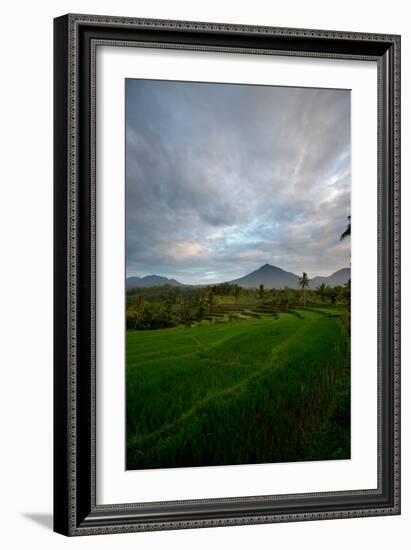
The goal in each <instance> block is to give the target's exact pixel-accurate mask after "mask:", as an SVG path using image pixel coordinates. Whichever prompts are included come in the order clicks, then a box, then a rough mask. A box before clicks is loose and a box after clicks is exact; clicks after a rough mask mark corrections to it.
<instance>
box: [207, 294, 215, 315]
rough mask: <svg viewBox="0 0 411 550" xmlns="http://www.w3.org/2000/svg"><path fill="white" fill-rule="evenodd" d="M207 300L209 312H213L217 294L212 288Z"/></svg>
mask: <svg viewBox="0 0 411 550" xmlns="http://www.w3.org/2000/svg"><path fill="white" fill-rule="evenodd" d="M205 302H206V304H207V305H208V313H211V312H212V310H213V306H214V305H215V296H214V292H213V291H212V290H210V291H209V292H208V293H207V295H206V299H205Z"/></svg>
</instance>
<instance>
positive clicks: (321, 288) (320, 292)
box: [317, 283, 326, 303]
mask: <svg viewBox="0 0 411 550" xmlns="http://www.w3.org/2000/svg"><path fill="white" fill-rule="evenodd" d="M317 292H318V296H319V297H320V298H321V301H322V302H323V303H324V300H325V295H326V286H325V283H321V284H320V285H319V286H317Z"/></svg>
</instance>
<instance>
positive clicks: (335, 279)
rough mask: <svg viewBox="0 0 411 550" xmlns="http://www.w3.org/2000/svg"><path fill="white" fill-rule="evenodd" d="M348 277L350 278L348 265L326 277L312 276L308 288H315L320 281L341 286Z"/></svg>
mask: <svg viewBox="0 0 411 550" xmlns="http://www.w3.org/2000/svg"><path fill="white" fill-rule="evenodd" d="M348 279H351V269H350V268H349V267H344V268H343V269H339V270H338V271H336V272H335V273H333V274H332V275H329V276H328V277H314V278H313V279H311V281H310V286H309V288H313V289H315V288H317V286H318V285H321V284H322V283H324V284H326V285H329V286H339V285H341V286H343V285H345V283H346V282H347V281H348Z"/></svg>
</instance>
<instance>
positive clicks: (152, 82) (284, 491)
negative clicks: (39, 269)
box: [54, 15, 400, 536]
mask: <svg viewBox="0 0 411 550" xmlns="http://www.w3.org/2000/svg"><path fill="white" fill-rule="evenodd" d="M54 33H55V34H54V56H55V57H54V58H55V65H54V86H55V88H54V109H55V118H54V120H55V132H54V136H55V138H54V139H55V141H54V144H55V145H54V170H55V171H54V181H55V195H54V196H55V336H54V338H55V340H54V343H55V363H54V365H55V366H54V391H55V394H54V395H55V399H54V421H55V430H54V529H55V531H57V532H59V533H62V534H64V535H69V536H73V535H89V534H104V533H120V532H130V531H143V530H159V529H181V528H192V527H212V526H225V525H239V524H255V523H267V522H284V521H298V520H315V519H330V518H348V517H362V516H381V515H391V514H399V513H400V263H399V262H400V235H399V231H400V229H399V227H400V226H399V220H400V37H399V36H393V35H382V34H368V33H367V34H363V33H351V32H337V31H319V30H304V29H286V28H271V27H251V26H245V25H238V26H237V25H225V24H215V23H197V22H183V21H162V20H146V19H134V18H125V17H104V16H92V15H65V16H62V17H59V18H57V19H55V21H54ZM352 224H353V230H352V231H351V225H352Z"/></svg>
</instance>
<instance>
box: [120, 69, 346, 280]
mask: <svg viewBox="0 0 411 550" xmlns="http://www.w3.org/2000/svg"><path fill="white" fill-rule="evenodd" d="M350 169H351V167H350V93H349V91H347V90H322V89H308V88H284V87H271V86H270V87H268V86H245V85H231V84H230V85H227V84H204V83H201V84H200V83H188V82H167V81H150V80H131V79H130V80H127V81H126V225H127V227H126V241H127V275H134V274H137V275H145V274H148V273H157V274H159V275H165V276H170V277H175V278H176V279H179V280H181V281H182V282H187V283H196V282H198V283H201V282H210V281H223V280H230V279H232V278H235V277H239V276H242V275H244V274H245V273H247V272H248V271H251V270H253V269H256V268H257V267H259V266H260V265H261V264H262V263H267V262H268V263H273V264H275V265H278V266H280V267H282V268H284V269H287V270H290V271H294V272H298V273H299V272H301V271H303V270H304V271H307V272H308V273H309V274H310V275H317V274H329V273H330V272H332V271H335V270H337V269H339V268H341V267H344V266H347V265H348V263H349V242H348V241H344V242H340V241H339V235H340V233H341V232H342V231H343V230H344V228H345V225H346V219H347V216H348V215H349V214H350V185H351V178H350Z"/></svg>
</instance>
